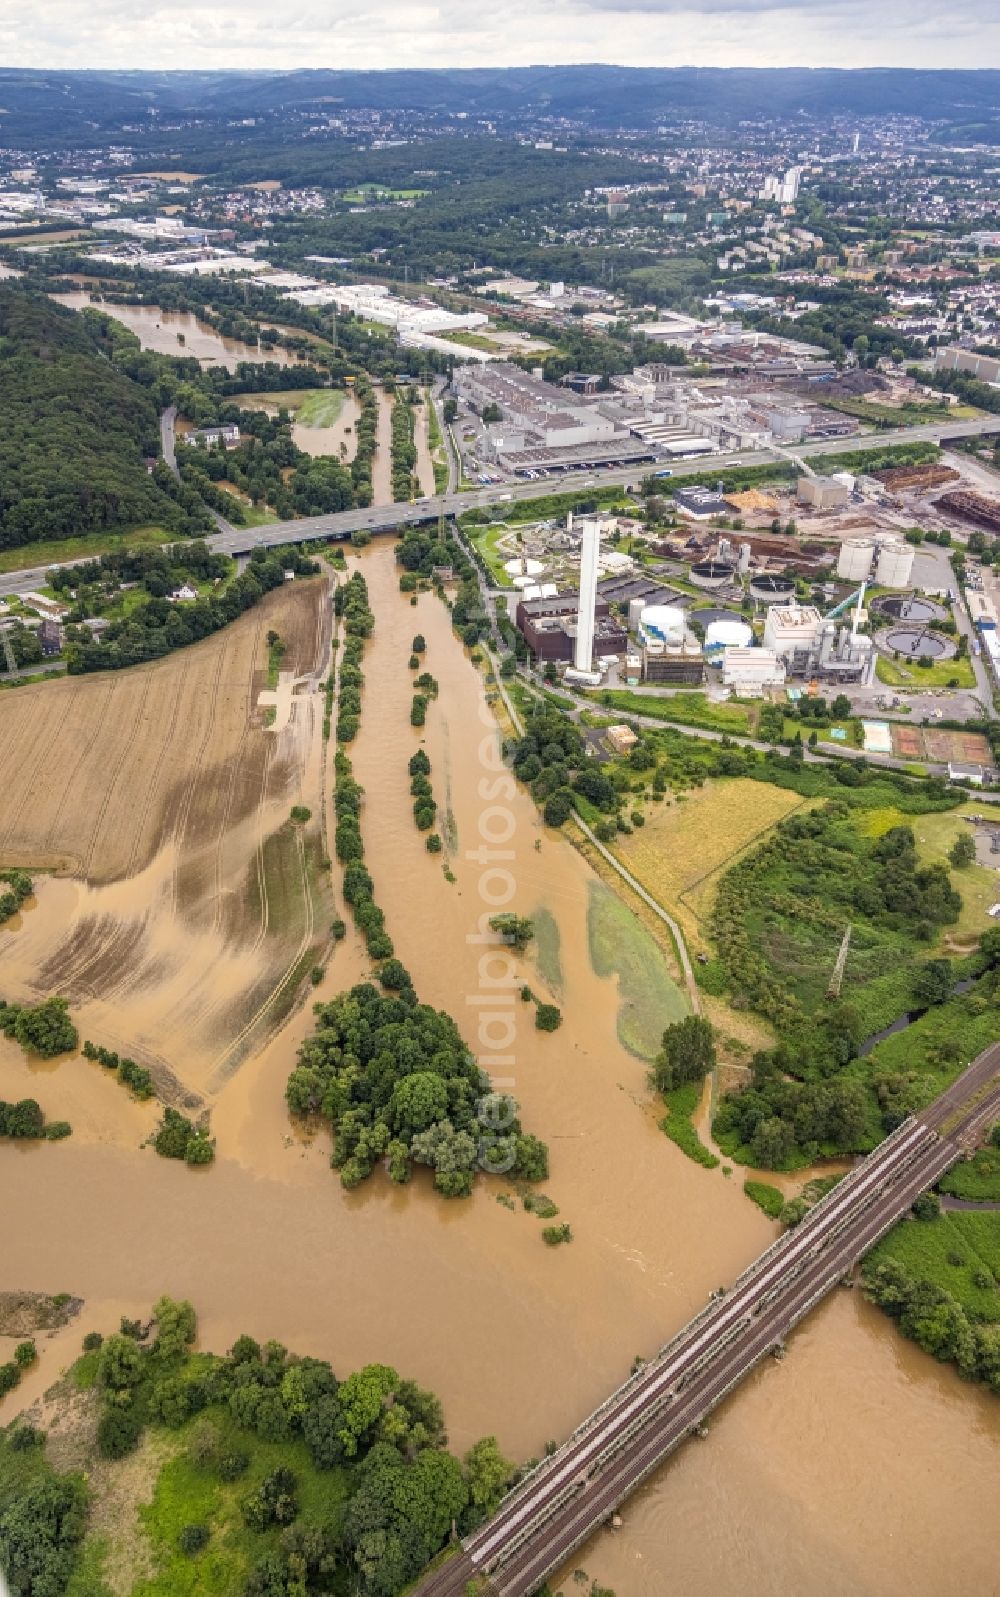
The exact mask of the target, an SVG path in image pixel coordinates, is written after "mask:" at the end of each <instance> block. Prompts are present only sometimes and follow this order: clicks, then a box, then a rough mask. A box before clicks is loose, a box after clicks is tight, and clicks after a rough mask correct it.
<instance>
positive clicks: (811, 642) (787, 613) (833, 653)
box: [764, 604, 875, 683]
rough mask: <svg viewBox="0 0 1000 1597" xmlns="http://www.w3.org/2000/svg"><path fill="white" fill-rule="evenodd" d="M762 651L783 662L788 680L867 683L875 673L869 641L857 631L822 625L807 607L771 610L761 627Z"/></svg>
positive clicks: (833, 624) (814, 611)
mask: <svg viewBox="0 0 1000 1597" xmlns="http://www.w3.org/2000/svg"><path fill="white" fill-rule="evenodd" d="M764 647H765V649H772V650H773V651H774V653H775V655H776V656H777V657H778V659H779V660H781V661H783V662H784V665H785V668H786V670H787V672H788V674H789V676H799V677H813V678H816V679H818V680H821V681H824V682H838V683H840V682H843V683H849V682H854V683H856V682H860V683H869V682H871V680H872V677H873V675H874V671H875V649H874V645H873V644H872V640H871V638H869V637H867V636H866V635H865V634H863V633H858V632H857V629H856V627H855V628H852V627H848V626H842V625H840V624H839V623H838V622H837V621H834V620H827V621H824V620H823V618H822V617H821V615H820V613H819V611H818V610H817V609H815V608H814V607H813V606H812V605H808V604H806V605H788V606H784V605H781V606H779V605H774V606H772V608H771V609H770V610H769V611H768V613H767V620H766V622H765V623H764Z"/></svg>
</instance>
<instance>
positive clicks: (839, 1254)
mask: <svg viewBox="0 0 1000 1597" xmlns="http://www.w3.org/2000/svg"><path fill="white" fill-rule="evenodd" d="M998 1115H1000V1045H995V1046H994V1047H992V1048H989V1049H987V1050H986V1051H985V1052H984V1053H983V1054H981V1055H980V1056H979V1058H978V1059H976V1060H975V1061H973V1063H972V1064H971V1065H969V1066H968V1067H967V1069H966V1070H965V1071H964V1072H963V1074H962V1075H961V1076H960V1077H959V1078H958V1080H957V1081H955V1082H953V1083H952V1085H951V1086H950V1087H948V1088H947V1089H946V1090H945V1091H944V1092H943V1093H942V1094H941V1095H940V1097H939V1098H938V1099H937V1100H935V1102H934V1103H933V1104H931V1105H929V1106H928V1108H927V1109H926V1110H924V1111H923V1112H922V1113H921V1115H919V1116H913V1117H910V1118H909V1119H908V1120H906V1121H905V1122H904V1123H903V1125H901V1126H899V1127H898V1128H897V1129H896V1130H895V1131H894V1132H893V1133H892V1134H891V1135H890V1136H889V1137H887V1138H886V1139H885V1140H884V1141H883V1142H882V1143H880V1145H879V1146H878V1148H876V1149H875V1150H874V1152H873V1153H872V1154H870V1155H869V1156H868V1158H867V1159H865V1160H864V1161H862V1163H861V1164H859V1165H857V1166H855V1168H854V1169H853V1170H852V1171H850V1172H849V1174H848V1175H847V1176H845V1177H844V1179H843V1180H842V1181H841V1182H840V1183H838V1185H837V1186H836V1187H835V1188H834V1189H833V1190H832V1191H831V1192H830V1193H828V1194H827V1196H826V1197H825V1198H824V1199H822V1201H821V1202H820V1203H818V1204H817V1205H816V1206H815V1208H814V1209H812V1210H811V1211H810V1213H809V1214H808V1215H807V1217H806V1219H805V1220H804V1221H803V1222H802V1223H801V1225H800V1226H798V1227H797V1228H796V1229H795V1230H794V1231H790V1232H786V1233H785V1234H784V1236H782V1237H780V1238H779V1239H778V1240H777V1241H776V1242H775V1243H774V1244H772V1246H771V1247H770V1248H768V1249H767V1250H766V1251H765V1252H764V1253H763V1254H762V1255H761V1256H760V1258H758V1259H757V1260H755V1261H754V1263H753V1264H752V1265H750V1266H749V1268H748V1269H747V1270H745V1271H744V1272H743V1274H742V1275H741V1276H740V1277H739V1279H738V1280H737V1281H736V1282H735V1283H734V1285H733V1286H732V1287H730V1288H729V1289H728V1290H726V1291H723V1292H720V1293H717V1294H713V1298H712V1300H710V1302H709V1303H708V1305H707V1306H706V1307H705V1308H704V1309H703V1310H702V1311H701V1313H700V1314H698V1315H696V1316H695V1318H694V1319H693V1320H691V1321H690V1322H689V1323H688V1325H686V1326H685V1327H684V1328H683V1329H682V1330H681V1331H680V1332H679V1333H678V1334H677V1335H676V1336H675V1337H674V1338H673V1339H672V1340H671V1341H670V1342H669V1343H667V1344H666V1345H665V1346H664V1347H663V1348H662V1349H661V1351H660V1352H659V1354H657V1356H656V1357H655V1358H654V1359H653V1360H651V1361H650V1363H649V1364H647V1365H645V1366H644V1367H643V1368H642V1369H641V1370H640V1371H637V1372H636V1373H635V1374H634V1375H632V1376H631V1377H630V1378H629V1379H628V1380H627V1381H626V1382H625V1383H624V1384H623V1385H622V1386H621V1387H619V1388H618V1390H617V1391H616V1392H614V1393H613V1394H612V1395H611V1396H610V1397H609V1398H608V1399H607V1400H606V1401H605V1402H604V1403H603V1404H601V1405H600V1407H599V1408H598V1409H596V1410H595V1411H594V1413H593V1414H592V1415H590V1416H588V1418H587V1419H586V1420H585V1421H584V1422H583V1423H582V1424H581V1425H580V1426H579V1427H578V1428H577V1430H576V1431H575V1432H574V1433H573V1435H572V1436H571V1437H570V1438H569V1440H568V1441H567V1442H566V1443H565V1444H564V1445H563V1447H561V1448H560V1449H559V1450H558V1451H557V1452H556V1453H554V1454H553V1455H552V1456H551V1457H549V1458H546V1459H544V1460H543V1461H542V1462H541V1463H540V1464H539V1465H537V1466H536V1468H535V1469H534V1470H533V1471H532V1472H531V1473H530V1474H529V1475H527V1476H525V1477H524V1479H522V1480H521V1481H520V1482H519V1483H518V1484H517V1485H516V1486H515V1487H514V1489H513V1490H512V1491H511V1492H509V1493H508V1495H507V1497H506V1498H505V1499H504V1501H503V1502H502V1503H501V1504H500V1506H499V1508H498V1509H497V1511H496V1512H495V1514H494V1515H493V1516H492V1518H491V1519H489V1520H488V1521H487V1522H486V1523H485V1524H484V1525H482V1526H480V1527H479V1528H478V1529H477V1530H476V1531H474V1532H473V1533H472V1534H471V1535H470V1536H468V1537H466V1539H465V1541H464V1543H463V1544H462V1548H461V1551H460V1552H459V1553H457V1554H455V1555H454V1556H453V1557H452V1558H450V1559H448V1560H447V1561H446V1562H445V1563H444V1564H442V1565H440V1566H439V1567H438V1568H437V1569H435V1570H434V1571H432V1572H431V1573H430V1574H429V1575H428V1576H427V1577H426V1578H425V1579H424V1581H423V1582H421V1583H420V1585H419V1586H417V1587H416V1588H415V1590H414V1597H465V1593H466V1592H467V1591H469V1590H475V1591H479V1590H480V1589H481V1590H482V1591H483V1592H489V1593H496V1594H497V1597H529V1594H530V1593H531V1592H533V1591H535V1590H536V1589H537V1587H538V1586H539V1585H540V1584H541V1583H542V1581H543V1580H544V1579H545V1577H546V1576H547V1575H548V1574H550V1573H551V1572H552V1571H553V1570H554V1569H556V1568H558V1566H559V1565H560V1564H561V1563H562V1562H563V1561H564V1560H565V1559H566V1558H567V1557H568V1556H569V1554H570V1553H571V1552H572V1551H573V1550H574V1548H576V1547H578V1546H579V1545H580V1543H581V1542H583V1541H584V1540H586V1538H587V1537H588V1536H589V1535H590V1534H591V1533H592V1532H593V1531H594V1530H596V1529H597V1528H598V1527H599V1526H600V1525H601V1524H603V1523H604V1522H605V1521H606V1520H607V1519H608V1517H609V1516H610V1515H611V1514H613V1512H614V1510H615V1509H616V1508H617V1507H618V1505H619V1504H620V1503H621V1502H622V1501H623V1500H624V1499H625V1498H626V1497H627V1496H628V1495H629V1493H630V1492H632V1491H633V1490H634V1489H635V1488H636V1487H637V1486H638V1485H639V1484H640V1483H641V1482H642V1481H643V1480H644V1479H645V1478H646V1476H647V1475H649V1474H650V1473H651V1472H652V1471H653V1470H654V1469H656V1467H657V1466H658V1465H659V1464H661V1463H662V1462H663V1460H664V1459H665V1458H667V1457H668V1456H669V1454H670V1453H671V1452H672V1451H673V1450H674V1448H676V1447H677V1446H678V1445H679V1444H680V1443H681V1442H683V1441H684V1440H685V1439H686V1438H687V1437H688V1436H690V1435H691V1433H692V1431H694V1430H695V1429H696V1428H697V1427H698V1426H699V1425H700V1424H701V1422H702V1421H703V1420H704V1418H705V1416H706V1415H707V1414H709V1413H710V1412H711V1411H712V1409H713V1408H714V1407H715V1406H716V1405H717V1404H718V1403H720V1402H721V1401H722V1400H723V1398H725V1397H726V1396H727V1395H728V1393H729V1392H731V1391H732V1390H733V1388H734V1387H735V1386H736V1385H737V1384H738V1383H739V1382H740V1381H741V1380H742V1379H743V1378H744V1377H745V1376H746V1375H747V1374H748V1373H749V1371H750V1370H752V1369H753V1368H754V1367H755V1365H756V1364H758V1363H759V1362H760V1360H761V1359H763V1358H765V1357H766V1356H767V1354H768V1353H769V1352H772V1351H774V1350H775V1349H776V1348H777V1347H779V1346H780V1345H781V1344H782V1343H783V1339H784V1337H785V1336H786V1335H787V1334H788V1333H789V1332H790V1331H791V1330H792V1329H794V1327H795V1326H796V1325H797V1324H798V1323H799V1321H800V1320H801V1319H802V1318H803V1316H804V1315H805V1314H807V1313H808V1312H809V1310H810V1309H811V1308H813V1307H814V1305H815V1304H816V1303H818V1302H819V1301H820V1300H821V1299H822V1298H823V1297H825V1296H826V1294H827V1293H828V1292H829V1291H831V1290H832V1289H833V1288H834V1287H835V1286H836V1285H837V1283H838V1282H839V1281H841V1280H843V1279H844V1277H845V1275H846V1274H848V1273H849V1272H850V1270H851V1269H852V1268H853V1267H854V1265H856V1264H857V1262H858V1261H859V1260H860V1259H861V1258H862V1257H863V1256H864V1254H865V1253H867V1252H868V1251H869V1249H870V1248H871V1247H872V1246H873V1245H874V1243H876V1242H877V1241H878V1240H879V1238H880V1237H881V1236H883V1235H884V1234H885V1232H886V1231H888V1230H889V1229H890V1228H891V1227H892V1226H893V1225H895V1224H896V1222H897V1221H898V1220H899V1219H901V1218H902V1217H903V1216H904V1215H905V1214H906V1213H907V1211H908V1210H909V1208H910V1206H911V1204H912V1203H913V1201H914V1199H915V1198H917V1197H918V1196H919V1195H920V1193H921V1192H924V1191H926V1190H927V1188H928V1187H930V1186H933V1185H934V1183H935V1182H936V1181H938V1180H940V1178H941V1177H942V1176H943V1175H944V1174H945V1172H946V1171H947V1170H948V1169H950V1168H951V1166H952V1165H954V1164H955V1163H957V1161H958V1160H959V1159H960V1158H961V1157H962V1155H963V1152H964V1151H967V1149H968V1148H969V1147H970V1146H971V1145H972V1144H973V1143H974V1141H975V1139H976V1137H977V1136H979V1135H980V1133H981V1132H982V1130H983V1129H984V1128H985V1126H986V1125H987V1124H988V1123H989V1121H990V1120H991V1119H994V1118H996V1117H997V1116H998ZM476 1582H479V1583H480V1585H476V1584H475V1583H476ZM470 1583H471V1584H470Z"/></svg>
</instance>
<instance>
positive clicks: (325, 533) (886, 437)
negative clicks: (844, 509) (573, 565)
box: [0, 411, 1000, 598]
mask: <svg viewBox="0 0 1000 1597" xmlns="http://www.w3.org/2000/svg"><path fill="white" fill-rule="evenodd" d="M161 423H162V432H163V449H164V458H165V459H166V460H167V462H168V464H169V463H170V462H171V460H172V458H173V453H172V452H173V418H172V416H171V415H170V413H169V411H167V412H164V416H163V417H162V418H161ZM992 434H997V435H1000V416H983V417H977V418H975V419H973V420H971V421H962V422H936V423H925V424H923V425H921V426H919V427H903V428H899V429H898V430H896V431H894V432H891V433H884V434H881V435H880V436H879V437H878V438H869V437H853V438H840V439H833V440H830V441H829V442H826V443H824V444H823V445H822V446H821V447H822V452H823V454H825V455H838V454H850V453H851V452H852V451H853V450H857V449H864V448H881V447H886V448H888V447H889V446H892V445H896V444H915V443H935V444H947V443H949V442H955V441H957V440H958V439H961V438H976V437H984V436H988V435H992ZM817 447H819V446H817ZM785 463H786V462H783V461H782V459H781V457H780V456H778V455H776V454H775V453H774V452H773V451H772V450H768V449H762V450H757V451H755V452H753V453H748V452H747V451H746V450H743V451H741V452H740V453H739V454H724V455H703V456H700V457H699V458H698V459H695V460H677V461H674V462H673V463H672V464H671V467H670V472H671V477H672V478H677V477H707V478H709V479H711V478H712V477H713V476H715V475H717V474H718V473H719V472H720V471H725V470H726V469H727V468H728V467H733V466H766V465H769V464H778V465H781V464H785ZM649 469H655V468H649ZM645 474H646V469H645V468H644V469H642V470H640V469H639V468H637V467H636V466H634V465H632V466H623V467H621V468H616V469H615V470H612V471H601V472H599V473H598V474H596V475H595V474H593V473H590V474H589V475H588V474H587V473H585V472H573V473H567V474H566V475H565V476H560V477H547V478H546V479H545V480H544V481H542V482H524V483H520V482H518V483H507V484H506V485H504V484H500V485H499V486H495V487H491V488H475V489H473V490H471V491H470V492H467V493H444V494H434V495H431V496H429V497H428V498H426V499H417V500H415V501H414V502H413V503H412V504H410V503H400V504H391V505H370V506H368V507H367V508H362V509H355V510H341V511H338V512H336V513H335V514H332V515H329V516H307V517H304V518H303V519H302V520H299V521H272V522H265V523H264V525H263V526H260V527H232V528H229V527H227V529H226V530H225V531H222V532H216V533H212V534H211V535H210V536H209V537H208V539H207V540H206V541H207V542H208V543H209V544H210V546H211V547H212V548H213V549H217V550H219V552H220V553H222V554H230V555H240V554H249V553H250V552H251V550H253V549H260V548H264V549H274V548H280V547H281V546H282V545H283V544H289V543H310V542H315V541H325V540H326V539H328V538H349V537H350V535H351V533H352V532H370V533H378V532H394V531H395V530H396V528H397V527H404V526H416V525H420V524H422V523H424V522H428V521H437V519H438V517H439V516H442V515H445V516H458V515H461V514H462V512H463V511H466V510H475V509H489V507H490V506H491V505H497V504H505V503H507V502H508V501H511V502H513V501H517V500H530V499H538V498H539V497H540V496H543V495H548V494H558V493H580V492H581V491H583V490H585V489H586V488H590V487H601V488H607V487H612V486H615V485H618V486H621V485H623V484H626V483H634V482H637V481H638V480H639V479H640V478H641V477H642V476H644V475H645ZM74 563H75V562H72V561H68V562H66V564H70V565H71V564H74ZM48 570H49V567H47V566H36V567H34V568H33V569H32V570H30V571H14V572H10V573H9V574H8V575H6V576H0V598H2V597H3V596H4V595H5V594H8V595H9V594H13V593H28V592H31V591H32V590H33V589H35V588H38V587H39V586H42V585H43V584H44V583H45V581H46V580H47V572H48Z"/></svg>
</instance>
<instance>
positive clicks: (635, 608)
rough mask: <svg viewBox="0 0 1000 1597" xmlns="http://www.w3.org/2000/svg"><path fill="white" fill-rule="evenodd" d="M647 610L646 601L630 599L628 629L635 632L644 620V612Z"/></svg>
mask: <svg viewBox="0 0 1000 1597" xmlns="http://www.w3.org/2000/svg"><path fill="white" fill-rule="evenodd" d="M645 608H646V601H645V599H630V600H629V602H628V629H629V631H630V632H634V631H635V629H636V627H637V626H638V625H639V622H640V621H641V620H642V612H643V611H644V610H645Z"/></svg>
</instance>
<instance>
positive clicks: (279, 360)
mask: <svg viewBox="0 0 1000 1597" xmlns="http://www.w3.org/2000/svg"><path fill="white" fill-rule="evenodd" d="M49 297H50V298H51V299H54V300H56V301H57V303H58V304H60V305H68V306H69V307H70V309H71V310H78V311H79V310H89V309H94V310H100V311H104V312H106V313H107V315H108V316H113V317H114V319H115V321H116V322H121V323H122V324H123V325H124V326H125V327H127V328H128V329H129V330H130V332H133V333H135V335H136V337H137V338H138V340H139V342H140V343H141V345H142V347H143V349H152V350H156V352H157V353H158V354H160V355H193V356H194V358H195V359H196V360H199V361H201V362H202V364H203V365H209V366H225V368H226V370H227V371H231V372H232V371H235V370H236V367H237V366H238V365H239V363H240V361H253V362H261V361H271V362H273V364H274V365H276V366H294V365H295V364H296V357H295V356H294V355H291V354H289V352H288V350H286V349H281V348H280V347H278V346H275V348H273V349H265V348H264V347H263V346H262V345H260V344H246V343H244V342H243V341H242V340H241V339H239V338H223V336H222V334H221V333H217V332H216V331H215V329H214V328H213V327H209V326H208V324H207V323H206V322H201V321H199V320H198V318H197V317H196V316H193V315H192V314H191V312H190V311H168V310H161V309H160V307H159V306H158V305H114V304H110V303H106V302H105V301H103V300H100V299H94V298H92V297H91V295H90V294H89V293H88V292H87V291H86V290H83V289H81V290H77V291H74V292H72V293H66V294H52V295H50V296H49Z"/></svg>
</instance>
